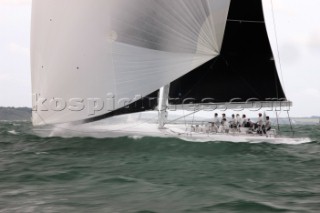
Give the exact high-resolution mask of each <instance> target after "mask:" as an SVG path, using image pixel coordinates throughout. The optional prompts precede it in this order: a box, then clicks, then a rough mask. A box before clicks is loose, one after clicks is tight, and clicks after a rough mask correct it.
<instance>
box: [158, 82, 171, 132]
mask: <svg viewBox="0 0 320 213" xmlns="http://www.w3.org/2000/svg"><path fill="white" fill-rule="evenodd" d="M169 90H170V84H167V85H165V86H164V87H161V88H160V91H159V97H158V122H159V129H163V128H164V125H165V124H166V121H167V117H168V112H167V108H168V99H169Z"/></svg>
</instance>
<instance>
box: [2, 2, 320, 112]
mask: <svg viewBox="0 0 320 213" xmlns="http://www.w3.org/2000/svg"><path fill="white" fill-rule="evenodd" d="M264 1H271V0H264ZM272 2H273V8H274V17H275V25H274V26H275V27H276V28H275V29H276V33H275V35H276V38H277V40H278V51H279V54H280V63H279V64H281V69H280V67H279V70H278V71H279V75H280V76H282V77H281V79H282V81H283V86H284V89H285V92H286V95H287V98H288V99H289V100H291V101H292V102H293V108H292V109H291V116H295V117H300V116H312V115H320V24H319V23H320V11H319V8H320V1H318V0H304V1H301V0H272ZM30 24H31V0H0V106H15V107H21V106H28V107H31V98H32V95H31V94H32V92H31V74H30V73H31V71H30V53H29V52H30ZM273 44H275V43H273ZM279 64H278V66H279Z"/></svg>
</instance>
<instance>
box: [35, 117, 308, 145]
mask: <svg viewBox="0 0 320 213" xmlns="http://www.w3.org/2000/svg"><path fill="white" fill-rule="evenodd" d="M157 115H158V114H157V113H156V112H147V113H137V114H131V115H123V116H117V117H113V118H109V119H106V120H103V121H99V122H95V123H90V124H83V125H76V126H75V125H67V124H62V125H56V126H51V127H48V126H47V127H46V128H38V129H34V131H35V132H36V134H38V135H40V136H42V137H64V138H69V137H94V138H116V137H132V138H142V137H162V138H179V139H182V140H185V141H190V142H216V141H228V142H248V143H261V142H267V143H274V144H302V143H308V142H311V140H310V139H309V138H288V137H280V136H270V137H267V136H265V135H263V136H260V135H256V134H245V133H228V134H226V133H204V132H191V131H190V130H189V128H188V125H185V124H181V123H180V124H167V125H166V126H165V128H163V129H159V128H158V123H157V122H156V118H157ZM186 122H188V123H189V122H190V121H186ZM189 126H190V125H189Z"/></svg>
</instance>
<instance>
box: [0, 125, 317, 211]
mask: <svg viewBox="0 0 320 213" xmlns="http://www.w3.org/2000/svg"><path fill="white" fill-rule="evenodd" d="M281 128H282V130H284V131H288V130H289V127H288V126H282V127H281ZM295 130H296V133H295V136H296V137H309V138H311V140H312V142H310V143H305V144H299V145H291V144H269V143H263V142H262V143H257V144H256V143H255V144H250V143H231V142H208V143H193V142H186V141H182V140H179V139H168V138H127V137H123V138H113V139H108V138H105V139H94V138H69V139H63V138H58V137H55V138H41V137H38V136H36V135H34V133H33V132H32V125H31V123H29V122H2V123H0V212H1V213H6V212H18V213H20V212H21V213H22V212H68V213H69V212H110V213H117V212H119V213H122V212H124V213H126V212H128V213H129V212H132V213H138V212H140V213H147V212H150V213H152V212H163V213H171V212H173V213H176V212H177V213H179V212H186V213H192V212H196V213H201V212H244V213H249V212H253V213H258V212H259V213H260V212H306V213H308V212H315V213H316V212H320V127H319V126H295ZM286 134H289V133H286Z"/></svg>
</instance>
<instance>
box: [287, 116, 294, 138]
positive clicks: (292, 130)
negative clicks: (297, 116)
mask: <svg viewBox="0 0 320 213" xmlns="http://www.w3.org/2000/svg"><path fill="white" fill-rule="evenodd" d="M287 114H288V119H289V122H290V127H291V132H292V136H293V137H294V134H295V132H294V129H293V126H292V121H291V117H290V113H289V111H287Z"/></svg>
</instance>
